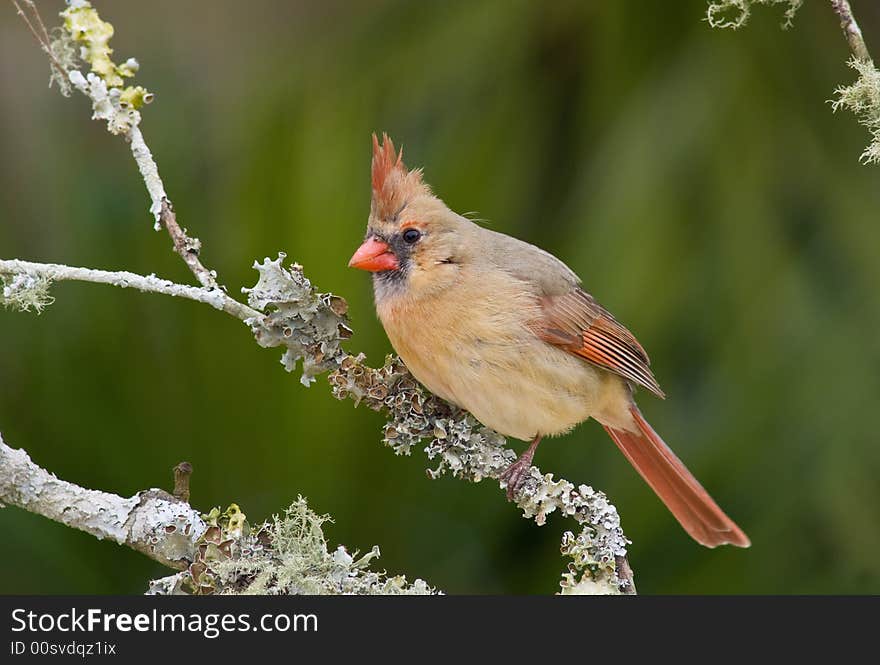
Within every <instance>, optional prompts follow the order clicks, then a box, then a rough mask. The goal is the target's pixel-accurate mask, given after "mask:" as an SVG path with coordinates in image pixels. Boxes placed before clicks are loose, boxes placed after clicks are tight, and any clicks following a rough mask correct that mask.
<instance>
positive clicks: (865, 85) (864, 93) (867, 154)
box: [831, 58, 880, 164]
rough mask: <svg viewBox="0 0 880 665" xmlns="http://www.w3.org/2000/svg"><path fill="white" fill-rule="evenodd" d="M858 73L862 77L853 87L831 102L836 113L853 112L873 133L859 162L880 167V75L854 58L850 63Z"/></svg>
mask: <svg viewBox="0 0 880 665" xmlns="http://www.w3.org/2000/svg"><path fill="white" fill-rule="evenodd" d="M847 64H848V65H849V66H850V67H852V68H853V69H855V70H856V71H857V72H858V74H859V77H858V79H856V81H855V82H854V83H853V84H852V85H848V86H841V87H839V88H837V90H835V91H834V92H835V95H837V97H836V98H835V99H834V100H832V102H831V108H832V109H833V110H834V111H837V110H839V109H842V108H843V109H847V110H849V111H852V112H853V113H854V114H855V115H856V116H857V117H858V119H859V123H861V124H862V125H863V126H864V127H865V128H867V130H868V131H869V132H870V133H871V143H870V144H869V145H868V147H867V148H865V150H864V152H862V154H861V157H860V160H861V161H862V162H865V163H866V164H880V71H878V70H877V68H876V67H875V66H874V64H873V63H872V62H865V61H863V60H858V59H856V58H851V59H850V60H849V62H848V63H847Z"/></svg>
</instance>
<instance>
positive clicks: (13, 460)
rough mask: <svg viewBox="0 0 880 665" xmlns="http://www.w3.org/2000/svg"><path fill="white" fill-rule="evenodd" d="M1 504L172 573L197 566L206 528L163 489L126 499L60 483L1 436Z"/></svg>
mask: <svg viewBox="0 0 880 665" xmlns="http://www.w3.org/2000/svg"><path fill="white" fill-rule="evenodd" d="M0 503H3V504H9V505H12V506H17V507H19V508H23V509H24V510H27V511H28V512H31V513H35V514H37V515H42V516H43V517H48V518H49V519H50V520H53V521H55V522H59V523H61V524H64V525H66V526H69V527H72V528H74V529H78V530H80V531H85V532H86V533H88V534H91V535H93V536H95V537H96V538H98V540H105V539H106V540H112V541H114V542H115V543H118V544H119V545H125V546H126V547H130V548H131V549H133V550H137V551H138V552H141V553H142V554H146V555H147V556H148V557H150V558H151V559H154V560H155V561H158V562H159V563H161V564H163V565H165V566H168V567H170V568H177V569H184V568H186V567H187V566H188V565H189V563H190V562H191V561H192V560H193V558H194V555H195V551H196V542H197V541H198V539H199V538H200V537H201V536H202V534H204V532H205V530H206V529H207V525H206V524H205V522H204V520H202V518H201V516H200V515H199V513H197V512H196V511H194V510H193V509H192V508H191V507H190V506H189V505H188V504H186V503H184V502H182V501H179V500H177V499H175V498H174V497H173V496H171V495H170V494H167V493H166V492H163V491H162V490H159V489H150V490H146V491H144V492H138V493H137V494H135V495H134V496H132V497H129V498H127V499H126V498H123V497H121V496H117V495H116V494H110V493H108V492H99V491H97V490H90V489H85V488H83V487H80V486H79V485H74V484H73V483H69V482H66V481H64V480H59V479H58V478H56V477H55V474H52V473H49V472H48V471H46V470H45V469H43V468H41V467H39V466H37V465H36V464H34V463H33V462H32V461H31V459H30V457H28V454H27V453H26V452H25V451H24V450H13V449H12V448H10V447H9V446H7V445H6V444H5V443H4V442H3V438H2V436H0Z"/></svg>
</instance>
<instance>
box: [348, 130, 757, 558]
mask: <svg viewBox="0 0 880 665" xmlns="http://www.w3.org/2000/svg"><path fill="white" fill-rule="evenodd" d="M372 183H373V200H372V205H371V211H370V219H369V222H368V227H367V238H366V240H365V241H364V244H363V245H362V246H361V248H360V249H359V250H358V251H357V252H356V253H355V255H354V256H353V257H352V260H351V263H350V265H352V266H354V267H358V268H362V269H365V270H370V271H372V272H373V275H374V277H373V279H374V292H375V300H376V310H377V312H378V315H379V318H380V320H381V322H382V325H383V326H384V328H385V331H386V333H387V334H388V337H389V339H390V341H391V344H392V345H393V346H394V349H395V350H396V351H397V353H398V354H399V355H400V357H401V358H402V359H403V361H404V362H405V363H406V365H407V367H408V368H409V369H410V371H411V372H412V374H413V375H414V376H415V377H416V378H417V379H418V380H419V381H420V382H421V383H422V384H424V385H425V386H426V387H427V388H428V389H429V390H430V391H431V392H433V393H435V394H436V395H438V396H440V397H442V398H444V399H446V400H447V401H450V402H452V403H454V404H457V405H458V406H460V407H462V408H464V409H467V410H468V411H470V412H471V413H472V414H473V415H474V416H475V417H476V418H477V419H478V420H480V421H481V422H482V423H484V424H485V425H487V426H489V427H491V428H492V429H494V430H496V431H498V432H500V433H501V434H504V435H506V436H510V437H514V438H517V439H522V440H524V441H528V440H532V441H533V443H532V445H531V446H530V447H529V449H528V450H527V451H526V453H524V455H523V457H521V458H520V460H519V461H518V462H517V463H516V464H515V465H514V466H512V467H511V469H510V470H509V472H508V473H507V475H506V480H507V482H508V491H509V493H512V492H513V491H514V490H515V489H516V486H517V485H518V483H519V482H520V480H521V477H522V473H523V471H524V469H526V468H528V465H529V464H530V463H531V455H532V454H533V453H534V449H535V447H536V446H537V443H538V441H540V438H541V437H542V436H546V435H556V434H562V433H564V432H567V431H569V430H570V429H571V428H572V427H574V426H575V425H577V424H578V423H580V422H582V421H584V420H587V419H588V418H590V417H592V418H594V419H596V420H597V421H599V422H600V423H601V424H602V425H603V426H604V427H605V429H606V430H607V431H608V433H609V435H610V436H611V438H612V439H613V440H614V441H615V443H617V445H618V447H620V449H621V451H622V452H623V453H624V455H625V456H626V457H627V459H629V461H630V462H631V463H632V464H633V465H634V466H635V467H636V469H637V470H638V471H639V473H640V474H641V475H642V476H643V477H644V478H645V480H646V481H647V482H648V484H649V485H650V486H651V487H652V488H653V489H654V490H655V491H656V492H657V494H658V495H659V496H660V498H661V499H662V500H663V502H664V503H665V504H666V505H667V507H669V509H670V510H671V511H672V513H673V514H674V515H675V516H676V518H678V520H679V522H680V523H681V524H682V526H683V527H684V528H685V529H686V530H687V531H688V533H690V534H691V536H693V537H694V538H695V539H696V540H697V541H698V542H700V543H702V544H704V545H707V546H709V547H714V546H716V545H719V544H724V543H732V544H734V545H739V546H748V544H749V541H748V538H747V537H746V535H745V534H744V533H743V532H742V531H741V530H740V529H739V527H737V526H736V524H734V522H733V521H732V520H730V518H729V517H727V515H725V514H724V512H723V511H722V510H721V509H720V508H719V507H718V506H717V505H716V504H715V502H714V501H712V499H711V497H709V495H708V494H707V493H706V491H705V490H704V489H703V488H702V486H701V485H700V484H699V483H698V482H697V480H696V479H695V478H694V477H693V476H692V475H691V474H690V473H689V472H688V471H687V469H686V468H685V467H684V465H683V464H682V463H681V462H680V461H679V460H678V458H677V457H675V455H674V454H673V453H672V451H671V450H670V449H669V448H668V447H667V446H666V444H665V443H663V441H662V439H660V437H659V436H658V435H657V434H656V433H655V432H654V431H653V429H651V427H650V425H648V423H647V422H646V421H645V420H644V418H643V417H642V415H641V413H640V412H639V411H638V408H637V407H636V406H635V402H634V401H633V399H632V390H633V387H634V386H641V387H644V388H646V389H647V390H649V391H651V392H653V393H654V394H656V395H658V396H660V397H663V392H662V391H661V389H660V386H659V385H658V383H657V381H656V379H655V378H654V376H653V374H652V373H651V370H650V369H649V360H648V356H647V353H645V350H644V349H643V348H642V346H641V345H640V344H639V342H638V341H637V340H636V338H635V337H634V336H633V335H632V333H630V332H629V331H628V330H627V329H626V328H625V327H624V326H622V325H621V324H620V323H618V322H617V321H616V320H615V319H614V317H613V316H612V315H611V314H610V313H609V312H608V311H606V310H605V309H604V308H602V307H601V305H599V304H598V303H597V302H596V301H595V299H593V297H592V296H590V295H589V294H588V293H586V292H585V291H584V290H583V289H582V288H581V287H580V279H579V278H578V277H577V275H575V273H574V272H572V271H571V270H570V269H569V268H568V267H567V266H566V265H565V264H564V263H562V262H561V261H560V260H559V259H557V258H556V257H554V256H552V255H551V254H549V253H547V252H545V251H543V250H541V249H538V248H537V247H534V246H533V245H530V244H528V243H525V242H523V241H521V240H517V239H516V238H512V237H510V236H507V235H504V234H502V233H497V232H495V231H491V230H489V229H485V228H483V227H481V226H479V225H477V224H475V223H473V222H472V221H470V220H468V219H466V218H465V217H462V216H461V215H457V214H456V213H454V212H452V211H451V210H449V209H448V208H447V207H446V205H445V204H444V203H443V202H442V201H441V200H440V199H439V198H437V197H435V196H434V195H433V194H432V193H431V191H430V189H429V188H428V187H427V185H425V184H424V183H423V182H422V178H421V172H420V171H408V170H407V169H406V167H405V166H404V165H403V160H402V152H401V153H396V152H395V150H394V146H393V144H392V143H391V141H390V139H388V137H387V136H385V137H384V138H383V143H382V145H380V144H379V142H378V140H377V139H376V137H375V135H374V136H373V177H372Z"/></svg>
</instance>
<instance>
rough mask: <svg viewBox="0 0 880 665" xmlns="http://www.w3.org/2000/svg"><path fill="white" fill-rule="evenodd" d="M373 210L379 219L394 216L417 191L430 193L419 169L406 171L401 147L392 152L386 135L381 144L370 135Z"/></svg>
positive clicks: (391, 144)
mask: <svg viewBox="0 0 880 665" xmlns="http://www.w3.org/2000/svg"><path fill="white" fill-rule="evenodd" d="M372 180H373V211H374V212H375V214H376V215H377V216H378V217H380V218H382V219H389V218H392V217H394V215H396V214H397V213H398V212H399V211H400V209H401V208H402V207H403V206H404V205H405V204H406V202H407V201H408V200H409V199H411V198H413V197H414V196H417V195H419V194H428V195H430V193H431V190H430V188H429V187H428V186H427V185H426V184H425V183H423V182H422V171H421V169H413V170H412V171H408V170H407V168H406V165H405V164H404V163H403V148H401V149H400V152H395V150H394V143H393V142H392V141H391V139H390V138H389V136H388V134H384V133H383V134H382V144H381V145H379V139H378V138H377V137H376V134H373V178H372Z"/></svg>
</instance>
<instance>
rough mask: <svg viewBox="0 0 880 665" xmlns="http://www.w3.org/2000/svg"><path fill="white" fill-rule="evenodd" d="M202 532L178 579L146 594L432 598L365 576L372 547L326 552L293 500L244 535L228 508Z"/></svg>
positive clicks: (312, 519)
mask: <svg viewBox="0 0 880 665" xmlns="http://www.w3.org/2000/svg"><path fill="white" fill-rule="evenodd" d="M205 519H206V522H207V523H208V525H209V526H208V530H207V531H206V532H205V534H204V536H203V537H202V538H201V539H200V541H199V543H198V544H197V545H198V555H197V557H196V560H195V561H194V562H193V563H192V565H190V567H189V568H188V569H187V570H186V571H184V572H183V573H180V574H178V575H175V576H172V577H170V578H163V579H161V580H157V581H155V582H153V583H152V584H151V586H150V590H149V591H148V593H154V594H163V595H167V594H174V593H189V594H193V593H195V594H260V595H300V594H308V595H340V594H346V595H349V594H357V595H404V594H405V595H429V594H435V593H437V591H436V590H435V589H432V588H431V587H430V586H428V584H427V583H426V582H424V581H423V580H421V579H416V580H415V581H414V582H412V583H409V582H407V580H406V578H405V577H404V576H402V575H398V576H394V577H388V576H387V575H386V574H385V573H384V572H378V571H374V570H370V564H371V562H372V561H373V560H374V559H376V558H377V557H378V556H379V548H378V547H375V546H374V547H373V548H372V550H370V551H369V552H367V553H366V554H364V555H363V556H358V552H354V553H349V552H348V550H346V548H345V547H344V546H342V545H340V546H338V547H337V548H336V549H335V550H333V551H332V552H331V551H330V550H329V549H328V546H327V540H326V538H325V536H324V528H323V527H324V524H326V523H327V522H330V521H331V520H330V517H329V516H327V515H318V514H317V513H315V512H314V511H312V510H311V509H310V508H309V506H308V504H307V502H306V500H305V499H304V498H303V497H299V498H298V499H297V500H296V501H295V502H294V503H293V504H292V505H291V506H290V508H288V509H287V511H285V514H284V517H279V516H277V515H275V516H273V518H272V519H271V520H269V521H267V522H265V523H264V524H262V525H260V526H258V527H256V528H251V527H250V526H249V525H248V523H247V520H246V518H245V516H244V513H242V512H241V510H240V509H239V508H238V506H236V505H235V504H233V505H232V506H230V507H229V508H228V509H227V510H226V511H224V512H222V513H221V512H220V510H219V509H216V508H215V509H214V510H213V511H211V513H209V514H208V515H206V516H205Z"/></svg>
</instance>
